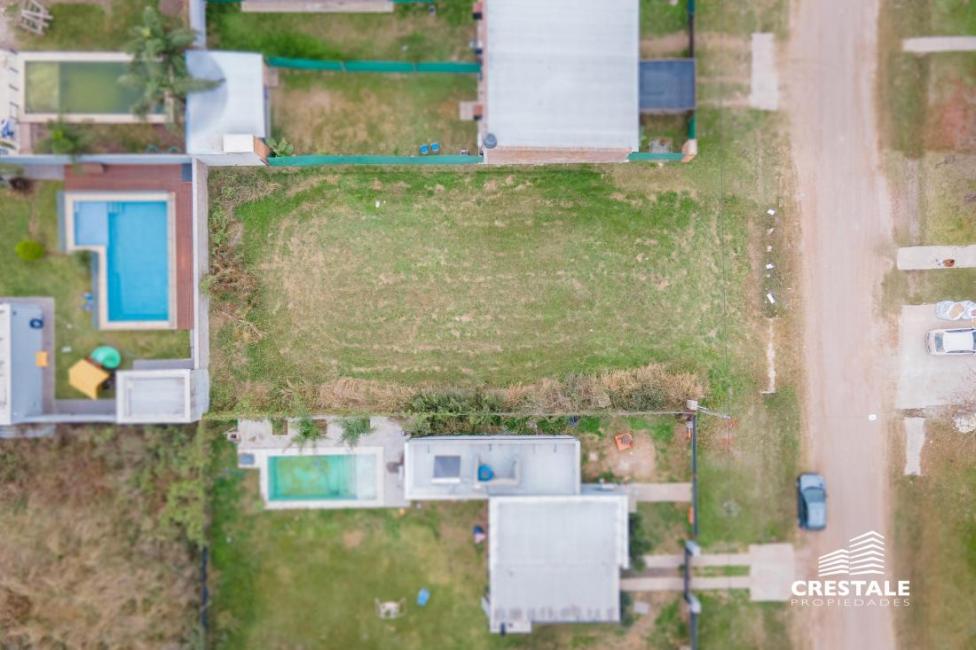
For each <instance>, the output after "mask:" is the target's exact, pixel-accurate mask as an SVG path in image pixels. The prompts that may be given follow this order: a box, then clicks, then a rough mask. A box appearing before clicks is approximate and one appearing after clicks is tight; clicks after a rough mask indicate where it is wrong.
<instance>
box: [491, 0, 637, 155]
mask: <svg viewBox="0 0 976 650" xmlns="http://www.w3.org/2000/svg"><path fill="white" fill-rule="evenodd" d="M484 16H485V27H486V29H487V35H486V38H485V46H484V47H485V66H484V75H485V81H486V86H487V90H486V98H485V130H486V133H490V134H492V135H494V136H495V138H496V139H497V142H498V147H500V148H501V147H524V148H542V149H559V148H564V149H626V150H628V151H636V150H637V149H638V145H639V140H640V137H639V128H640V125H639V119H640V118H639V105H638V102H639V83H638V81H639V77H638V64H639V46H640V13H639V5H638V0H599V1H595V0H486V2H485V11H484Z"/></svg>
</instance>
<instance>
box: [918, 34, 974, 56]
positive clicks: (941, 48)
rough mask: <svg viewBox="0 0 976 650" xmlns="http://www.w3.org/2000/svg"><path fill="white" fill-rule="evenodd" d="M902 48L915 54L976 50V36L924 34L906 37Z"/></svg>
mask: <svg viewBox="0 0 976 650" xmlns="http://www.w3.org/2000/svg"><path fill="white" fill-rule="evenodd" d="M901 49H902V50H904V51H905V52H912V53H914V54H932V53H934V52H976V36H922V37H920V38H906V39H904V40H903V41H902V42H901Z"/></svg>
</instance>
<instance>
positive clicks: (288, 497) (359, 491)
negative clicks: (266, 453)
mask: <svg viewBox="0 0 976 650" xmlns="http://www.w3.org/2000/svg"><path fill="white" fill-rule="evenodd" d="M376 463H377V460H376V456H375V455H372V454H324V455H309V456H271V457H269V458H268V499H269V500H272V501H327V500H356V501H360V500H362V501H371V500H374V499H376V498H377V486H376V476H377V474H376V471H377V466H376Z"/></svg>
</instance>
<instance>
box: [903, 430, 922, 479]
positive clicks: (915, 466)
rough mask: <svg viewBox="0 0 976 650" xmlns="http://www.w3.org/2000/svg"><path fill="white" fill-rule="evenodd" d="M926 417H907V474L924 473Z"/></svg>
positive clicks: (916, 474) (917, 474)
mask: <svg viewBox="0 0 976 650" xmlns="http://www.w3.org/2000/svg"><path fill="white" fill-rule="evenodd" d="M924 446H925V418H905V475H906V476H908V475H912V476H921V475H922V448H923V447H924Z"/></svg>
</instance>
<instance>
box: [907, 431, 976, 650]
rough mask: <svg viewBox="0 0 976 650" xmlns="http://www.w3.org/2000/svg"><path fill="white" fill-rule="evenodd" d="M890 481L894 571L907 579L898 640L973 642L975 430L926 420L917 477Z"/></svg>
mask: <svg viewBox="0 0 976 650" xmlns="http://www.w3.org/2000/svg"><path fill="white" fill-rule="evenodd" d="M899 469H900V467H899ZM894 482H895V492H894V494H895V512H894V531H895V540H894V544H895V548H897V549H898V556H897V566H898V573H897V575H898V576H899V577H901V578H903V579H910V580H911V582H912V599H911V607H909V608H906V609H905V610H904V611H903V612H902V613H901V615H899V616H898V617H897V618H896V620H897V622H898V623H899V627H898V641H899V646H901V647H905V648H971V647H973V646H974V644H976V629H974V628H973V624H972V622H973V620H976V604H974V600H973V594H974V585H976V513H974V511H973V506H972V504H973V500H974V499H976V445H974V441H973V438H972V434H961V433H958V432H956V431H955V430H954V429H953V428H952V426H951V423H949V422H945V421H942V422H939V421H932V420H930V421H929V427H928V439H927V441H926V444H925V449H924V450H923V453H922V476H902V475H901V472H900V471H898V472H897V475H896V477H895V479H894Z"/></svg>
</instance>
